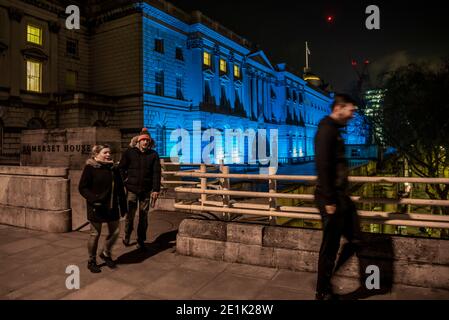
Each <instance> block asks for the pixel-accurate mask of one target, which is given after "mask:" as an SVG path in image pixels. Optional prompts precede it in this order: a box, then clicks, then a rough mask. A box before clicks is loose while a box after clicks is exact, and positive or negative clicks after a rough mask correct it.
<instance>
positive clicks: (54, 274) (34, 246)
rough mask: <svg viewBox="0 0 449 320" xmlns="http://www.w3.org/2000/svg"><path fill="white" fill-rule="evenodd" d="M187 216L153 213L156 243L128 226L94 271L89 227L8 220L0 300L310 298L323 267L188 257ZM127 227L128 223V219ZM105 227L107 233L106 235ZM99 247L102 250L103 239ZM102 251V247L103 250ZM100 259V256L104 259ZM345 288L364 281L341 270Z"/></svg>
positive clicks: (416, 294)
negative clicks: (184, 250)
mask: <svg viewBox="0 0 449 320" xmlns="http://www.w3.org/2000/svg"><path fill="white" fill-rule="evenodd" d="M186 217H187V216H186V215H185V214H183V213H179V212H159V211H155V212H152V213H151V214H150V221H149V225H150V227H149V231H148V243H147V244H148V250H147V252H145V253H142V252H140V251H138V250H137V249H136V248H135V246H131V247H124V245H123V244H122V242H121V239H122V235H123V234H122V233H121V237H120V239H119V241H118V242H117V244H116V246H115V248H114V251H113V256H114V258H115V259H117V262H118V267H117V268H116V269H109V268H108V267H107V266H104V265H103V266H102V267H101V269H102V272H101V273H99V274H92V273H91V272H89V270H87V268H86V266H87V258H88V256H87V239H88V237H89V234H88V233H87V232H70V233H59V234H56V233H47V232H41V231H35V230H27V229H23V228H17V227H11V226H6V225H0V299H1V300H11V299H13V300H16V299H44V300H47V299H52V300H53V299H64V300H79V299H87V300H95V299H106V300H119V299H126V300H160V299H163V300H166V299H169V300H180V299H182V300H191V299H192V300H197V299H199V300H210V299H212V300H215V299H220V300H247V299H251V300H255V299H257V300H310V299H313V298H314V286H315V282H316V274H315V273H310V272H294V271H289V270H283V269H275V268H266V267H259V266H251V265H245V264H236V263H228V262H221V261H214V260H209V259H201V258H194V257H188V256H182V255H179V254H177V253H176V245H175V240H176V232H177V228H178V226H179V223H180V222H181V221H182V220H183V219H184V218H186ZM121 232H123V225H121ZM106 233H107V232H106V230H104V232H103V234H106ZM103 240H104V236H103V235H102V239H101V241H100V245H99V249H101V244H102V241H103ZM99 252H100V250H99ZM98 261H100V259H99V260H98ZM69 265H74V266H78V267H79V271H80V289H67V287H66V280H67V277H69V276H70V274H67V273H66V268H67V266H69ZM334 286H335V288H336V290H337V291H338V292H339V293H341V294H345V293H349V292H353V291H354V290H355V289H357V281H355V279H351V278H344V277H336V278H335V279H334ZM367 299H383V300H395V299H413V300H415V299H416V300H422V299H449V291H447V290H440V289H429V288H420V287H412V286H405V285H395V286H394V287H393V290H392V292H390V293H386V294H382V295H371V296H369V297H368V298H367Z"/></svg>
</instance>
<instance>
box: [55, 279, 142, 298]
mask: <svg viewBox="0 0 449 320" xmlns="http://www.w3.org/2000/svg"><path fill="white" fill-rule="evenodd" d="M118 289H119V290H118ZM133 291H135V288H134V287H133V286H130V285H128V284H126V283H124V282H119V281H117V280H112V279H100V280H97V281H95V282H93V283H91V284H89V285H87V286H86V287H83V288H81V289H80V290H77V291H75V292H74V293H71V294H69V295H67V296H65V297H64V298H63V300H119V299H122V298H124V297H126V296H127V295H129V294H131V293H132V292H133Z"/></svg>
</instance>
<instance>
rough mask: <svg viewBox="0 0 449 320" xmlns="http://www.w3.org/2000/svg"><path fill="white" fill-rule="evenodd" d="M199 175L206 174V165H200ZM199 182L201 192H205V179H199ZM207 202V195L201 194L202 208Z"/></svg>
mask: <svg viewBox="0 0 449 320" xmlns="http://www.w3.org/2000/svg"><path fill="white" fill-rule="evenodd" d="M200 173H206V164H204V163H202V164H201V165H200ZM200 181H201V191H205V190H206V189H207V178H200ZM206 200H207V194H205V193H202V194H201V205H202V206H204V203H205V202H206Z"/></svg>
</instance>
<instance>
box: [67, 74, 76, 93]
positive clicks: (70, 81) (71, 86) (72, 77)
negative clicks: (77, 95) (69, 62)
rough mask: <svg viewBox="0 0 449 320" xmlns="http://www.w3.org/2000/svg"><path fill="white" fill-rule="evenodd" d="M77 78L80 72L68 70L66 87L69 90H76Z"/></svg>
mask: <svg viewBox="0 0 449 320" xmlns="http://www.w3.org/2000/svg"><path fill="white" fill-rule="evenodd" d="M77 80H78V72H76V71H72V70H67V72H66V74H65V88H66V89H67V90H75V89H76V82H77Z"/></svg>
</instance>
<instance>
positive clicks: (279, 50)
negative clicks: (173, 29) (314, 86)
mask: <svg viewBox="0 0 449 320" xmlns="http://www.w3.org/2000/svg"><path fill="white" fill-rule="evenodd" d="M170 2H172V3H173V4H175V5H176V6H178V7H180V8H181V9H184V10H185V11H187V12H190V11H192V10H200V11H201V12H203V13H204V14H205V15H206V16H208V17H210V18H211V19H213V20H215V21H217V22H219V23H221V24H222V25H224V26H225V27H227V28H228V29H230V30H232V31H234V32H235V33H237V34H239V35H240V36H243V37H245V38H247V39H248V40H249V41H251V42H253V43H256V44H258V45H259V46H260V48H261V49H263V50H264V51H265V53H266V54H267V56H268V58H269V59H270V60H271V62H272V63H273V64H277V63H281V62H286V63H287V64H288V65H290V66H291V67H293V68H294V69H297V70H302V69H303V67H304V65H305V56H304V55H305V53H304V50H305V49H304V47H305V41H306V40H307V41H308V42H309V48H310V51H311V56H310V64H311V67H312V71H313V72H314V73H316V74H318V75H319V76H320V77H321V78H322V79H323V80H324V81H325V82H329V83H330V84H331V85H332V88H333V89H334V90H335V91H349V90H350V88H351V86H352V84H353V83H354V81H355V80H356V79H357V76H356V73H355V71H354V70H353V68H352V66H351V60H352V59H355V60H357V61H358V63H359V65H360V64H362V63H363V61H364V60H365V59H368V60H369V61H370V62H371V64H370V65H369V73H370V78H371V80H372V81H373V83H374V84H375V83H376V79H377V77H378V75H379V74H381V73H383V72H385V71H388V70H391V69H392V68H395V67H397V66H401V65H405V64H408V63H410V62H422V61H424V62H428V63H430V64H431V65H436V64H437V63H438V62H439V61H440V60H439V59H440V58H441V57H447V56H449V19H448V18H449V12H447V11H446V10H445V8H444V1H435V0H429V1H420V2H412V1H376V0H374V1H362V0H352V1H349V0H344V1H322V0H306V1H298V0H297V1H293V0H275V1H274V0H266V1H261V0H258V1H256V0H222V1H219V0H171V1H170ZM370 4H375V5H377V6H378V7H379V9H380V30H367V29H366V27H365V20H366V18H367V17H368V14H366V13H365V8H366V7H367V6H368V5H370ZM329 15H332V16H333V17H334V20H333V22H332V23H328V22H327V19H326V18H327V16H329Z"/></svg>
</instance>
